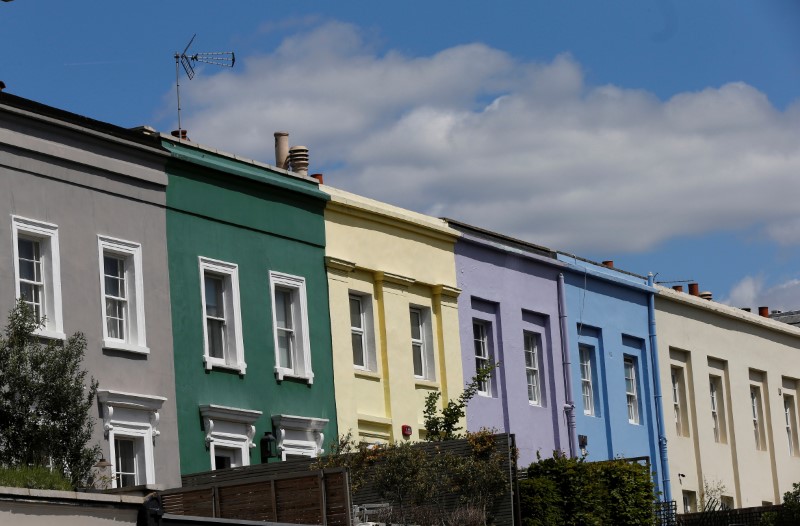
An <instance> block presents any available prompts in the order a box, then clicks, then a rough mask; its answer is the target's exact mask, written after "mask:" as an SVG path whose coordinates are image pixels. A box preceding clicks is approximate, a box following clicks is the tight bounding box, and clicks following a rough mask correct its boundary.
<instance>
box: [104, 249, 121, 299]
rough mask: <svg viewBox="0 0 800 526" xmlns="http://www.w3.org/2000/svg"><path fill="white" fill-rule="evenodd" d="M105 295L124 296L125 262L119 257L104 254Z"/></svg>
mask: <svg viewBox="0 0 800 526" xmlns="http://www.w3.org/2000/svg"><path fill="white" fill-rule="evenodd" d="M103 266H104V272H105V285H106V295H107V296H115V297H117V298H124V297H125V262H124V261H123V260H121V259H118V258H115V257H111V256H104V258H103Z"/></svg>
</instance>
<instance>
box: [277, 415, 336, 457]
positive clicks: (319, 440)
mask: <svg viewBox="0 0 800 526" xmlns="http://www.w3.org/2000/svg"><path fill="white" fill-rule="evenodd" d="M326 425H328V419H327V418H313V417H306V416H295V415H274V416H273V417H272V427H273V429H275V432H276V434H277V439H278V444H277V448H278V451H280V452H281V459H282V460H286V455H287V454H288V455H302V456H306V457H316V456H319V455H321V454H322V453H324V452H325V450H324V449H323V447H322V446H323V445H324V442H325V434H324V433H322V430H323V429H325V426H326Z"/></svg>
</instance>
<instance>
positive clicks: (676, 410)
mask: <svg viewBox="0 0 800 526" xmlns="http://www.w3.org/2000/svg"><path fill="white" fill-rule="evenodd" d="M679 374H681V373H680V371H679V370H678V369H676V368H675V367H672V368H670V378H671V380H672V410H673V414H674V416H675V432H676V433H677V434H678V436H683V420H682V419H683V411H682V408H681V396H680V383H679V379H678V375H679Z"/></svg>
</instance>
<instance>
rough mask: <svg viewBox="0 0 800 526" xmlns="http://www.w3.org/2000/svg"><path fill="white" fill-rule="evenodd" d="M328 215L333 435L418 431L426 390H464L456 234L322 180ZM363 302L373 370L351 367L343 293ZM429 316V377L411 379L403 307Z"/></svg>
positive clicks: (383, 436) (393, 435)
mask: <svg viewBox="0 0 800 526" xmlns="http://www.w3.org/2000/svg"><path fill="white" fill-rule="evenodd" d="M320 188H321V189H322V190H323V191H325V192H327V193H329V194H330V195H331V202H330V203H329V204H328V207H327V209H326V211H325V233H326V256H327V258H326V259H327V266H328V285H329V295H330V310H331V329H332V333H331V334H332V339H333V355H334V356H333V370H334V383H335V389H336V408H337V419H338V422H339V431H340V433H346V432H347V431H348V430H351V431H352V433H353V438H356V439H363V440H366V441H369V442H379V441H393V440H402V439H403V438H404V437H403V436H402V433H401V427H402V426H403V425H409V426H411V427H412V431H413V432H412V435H411V437H410V439H412V440H418V439H421V438H423V437H424V428H423V419H422V410H423V408H424V399H425V396H426V395H427V394H428V393H430V392H431V391H435V390H440V391H441V392H442V393H443V397H444V398H454V397H457V396H458V395H459V394H461V392H462V390H463V380H462V378H463V377H462V370H461V350H460V349H461V347H460V340H459V332H458V312H457V309H456V300H457V298H458V292H459V291H458V289H456V288H455V284H456V275H455V256H454V245H455V241H456V239H457V236H458V233H457V232H456V231H455V230H452V229H450V228H449V227H447V226H446V224H445V223H444V221H441V220H439V219H436V218H432V217H429V216H425V215H422V214H417V213H415V212H411V211H408V210H403V209H401V208H397V207H394V206H391V205H388V204H385V203H381V202H378V201H374V200H371V199H367V198H364V197H361V196H357V195H354V194H351V193H348V192H344V191H342V190H337V189H335V188H331V187H329V186H321V187H320ZM350 294H357V295H359V296H362V297H364V298H367V299H368V301H369V302H370V306H369V310H370V313H371V316H370V317H371V319H372V324H371V326H368V327H367V330H368V331H369V335H368V337H367V340H368V341H369V340H371V341H372V342H374V352H375V358H376V360H375V362H376V366H375V367H374V368H373V370H363V369H358V368H356V367H354V364H353V349H352V340H351V326H350V311H349V297H350ZM411 307H419V308H422V309H423V310H424V311H426V312H428V313H429V315H430V318H429V320H428V321H429V326H430V339H429V340H427V341H426V345H429V346H430V348H431V349H432V350H431V353H432V357H433V373H432V378H431V379H430V380H423V379H418V378H415V376H414V369H413V362H412V350H411V349H412V346H411V322H410V314H409V309H410V308H411Z"/></svg>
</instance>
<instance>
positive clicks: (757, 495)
mask: <svg viewBox="0 0 800 526" xmlns="http://www.w3.org/2000/svg"><path fill="white" fill-rule="evenodd" d="M655 300H656V318H657V323H658V347H659V358H660V361H661V363H662V366H661V383H662V385H663V386H664V398H663V404H664V414H665V415H666V418H665V420H666V421H667V426H666V431H667V438H668V441H669V463H670V476H671V480H672V487H673V494H674V498H675V500H677V501H678V506H679V509H680V510H682V511H685V512H690V511H696V510H698V508H699V504H700V501H701V498H702V497H703V492H704V491H705V490H707V489H712V490H716V492H717V493H718V495H717V496H718V497H721V500H722V502H723V504H726V505H728V506H730V507H736V508H740V507H752V506H761V505H762V504H767V503H769V504H778V503H780V502H781V499H782V495H783V494H784V493H785V492H786V491H789V490H791V489H792V483H794V482H797V481H798V478H800V447H799V446H798V423H797V420H798V416H797V415H798V410H799V409H800V406H798V400H799V399H798V396H800V393H798V389H800V359H798V357H799V356H800V354H799V353H800V329H798V328H797V327H794V326H792V325H788V324H785V323H780V322H778V321H774V320H770V319H769V318H766V317H762V316H759V315H756V314H751V313H749V312H745V311H743V310H740V309H736V308H733V307H729V306H727V305H722V304H720V303H717V302H715V301H710V300H708V299H703V298H700V297H698V296H695V295H693V294H688V293H683V292H677V291H674V290H672V289H667V288H664V287H659V288H658V295H657V296H656V298H655ZM765 314H767V313H765Z"/></svg>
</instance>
